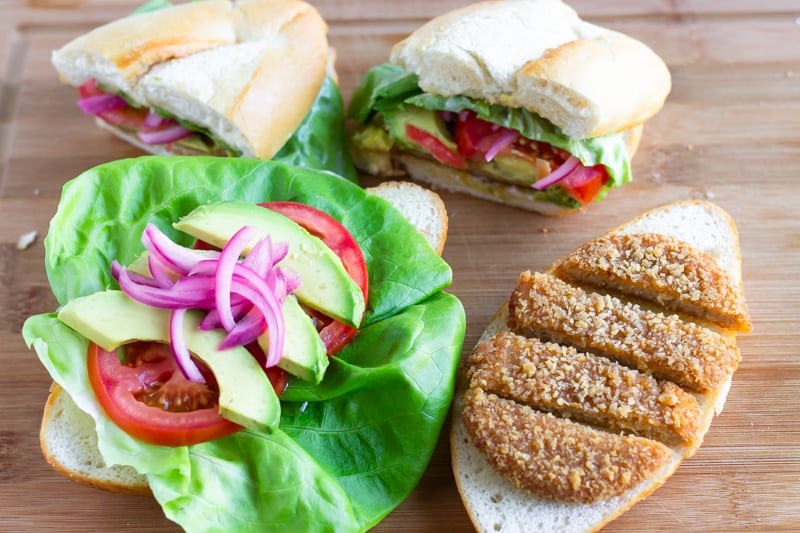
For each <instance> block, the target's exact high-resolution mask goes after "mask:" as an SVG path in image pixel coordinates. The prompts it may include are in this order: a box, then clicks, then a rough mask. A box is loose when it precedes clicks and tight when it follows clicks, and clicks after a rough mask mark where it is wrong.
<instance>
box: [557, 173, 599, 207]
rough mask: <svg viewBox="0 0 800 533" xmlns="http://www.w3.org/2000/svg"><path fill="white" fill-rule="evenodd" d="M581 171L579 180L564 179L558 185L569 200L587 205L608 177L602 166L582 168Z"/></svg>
mask: <svg viewBox="0 0 800 533" xmlns="http://www.w3.org/2000/svg"><path fill="white" fill-rule="evenodd" d="M582 170H583V172H582V174H583V176H582V177H581V178H580V179H578V180H570V179H564V180H563V181H561V182H560V183H559V185H560V186H561V188H562V189H564V192H566V193H567V194H568V195H569V196H570V197H571V198H574V199H575V200H577V201H578V202H580V204H581V205H587V204H588V203H590V202H591V201H592V200H594V198H595V196H597V193H599V192H600V190H601V189H602V188H603V185H605V184H606V182H607V181H608V178H609V176H608V171H607V170H606V167H605V166H603V165H595V166H593V167H584V168H583V169H582Z"/></svg>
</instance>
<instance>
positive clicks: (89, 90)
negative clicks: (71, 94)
mask: <svg viewBox="0 0 800 533" xmlns="http://www.w3.org/2000/svg"><path fill="white" fill-rule="evenodd" d="M78 94H79V95H80V97H81V98H87V97H89V96H100V95H101V94H105V93H104V92H103V91H101V90H100V88H99V87H98V86H97V81H96V80H95V79H94V78H90V79H89V80H87V81H86V82H85V83H84V84H83V85H80V86H79V87H78Z"/></svg>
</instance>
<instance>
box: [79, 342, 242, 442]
mask: <svg viewBox="0 0 800 533" xmlns="http://www.w3.org/2000/svg"><path fill="white" fill-rule="evenodd" d="M120 351H121V352H122V353H123V360H124V362H122V361H120V357H119V356H118V355H117V353H115V352H109V351H106V350H103V349H102V348H100V347H99V346H97V345H96V344H94V343H90V344H89V352H88V358H87V365H88V370H89V381H90V382H91V384H92V388H93V389H94V392H95V394H96V395H97V399H98V401H99V402H100V405H101V406H102V407H103V409H104V410H105V412H106V414H107V415H108V416H109V418H111V420H112V421H113V422H114V423H115V424H116V425H117V426H119V427H120V428H121V429H122V430H123V431H125V432H126V433H128V434H129V435H131V436H133V437H136V438H138V439H141V440H143V441H145V442H149V443H151V444H159V445H162V446H184V445H189V444H197V443H199V442H206V441H209V440H214V439H219V438H221V437H224V436H226V435H230V434H232V433H235V432H236V431H239V430H240V429H241V427H240V426H238V425H237V424H234V423H233V422H231V421H229V420H227V419H225V418H223V417H222V416H220V414H219V390H218V389H217V386H216V382H215V381H214V377H213V375H212V374H211V372H209V371H208V370H207V369H205V367H202V365H200V366H201V367H202V368H203V372H204V375H205V377H206V384H201V383H195V382H193V381H189V380H187V379H186V378H185V377H184V376H183V373H182V372H181V371H180V369H179V368H178V365H177V363H176V362H175V358H174V357H173V356H172V350H171V348H170V346H169V345H168V344H161V343H155V342H136V343H131V344H127V345H125V346H123V347H122V348H121V349H120Z"/></svg>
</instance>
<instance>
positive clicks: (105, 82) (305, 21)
mask: <svg viewBox="0 0 800 533" xmlns="http://www.w3.org/2000/svg"><path fill="white" fill-rule="evenodd" d="M167 3H169V2H167ZM332 59H333V51H332V49H330V48H329V46H328V41H327V25H326V24H325V22H324V21H323V19H322V17H321V16H320V15H319V13H318V12H317V10H316V9H314V8H313V7H312V6H311V5H309V4H307V3H305V2H302V1H296V0H239V1H237V2H232V1H229V0H202V1H199V2H188V3H181V4H177V5H173V6H170V7H166V8H163V9H157V10H152V11H149V10H145V11H144V12H137V13H134V14H132V15H130V16H128V17H125V18H122V19H119V20H116V21H113V22H111V23H109V24H106V25H103V26H100V27H98V28H95V29H94V30H92V31H90V32H89V33H86V34H84V35H81V36H79V37H77V38H76V39H74V40H73V41H71V42H69V43H68V44H66V45H65V46H63V47H62V48H60V49H59V50H56V51H54V52H53V55H52V62H53V65H54V66H55V68H56V70H57V71H58V73H59V74H60V76H61V78H62V80H63V81H65V82H66V83H69V84H71V85H73V86H76V87H78V88H79V92H80V96H81V98H80V101H79V105H80V107H81V108H82V109H83V111H84V112H85V113H87V114H91V115H94V116H95V117H96V118H97V123H98V124H99V125H100V126H102V127H104V128H106V129H108V130H110V131H112V132H113V133H115V134H116V135H118V136H120V137H121V138H123V139H125V140H127V141H128V142H131V143H133V144H134V145H136V146H138V147H140V148H141V149H143V150H145V151H147V152H150V153H155V154H188V155H194V154H211V155H233V156H244V157H258V158H261V159H270V158H272V157H273V156H275V155H276V154H277V153H278V152H279V151H280V150H281V148H282V147H284V145H286V143H287V141H289V139H290V138H291V137H292V135H293V134H294V133H295V131H296V130H297V129H298V127H300V125H301V123H302V122H303V121H304V119H305V118H306V117H307V116H308V115H309V114H310V112H311V111H312V110H314V109H315V108H317V109H316V110H317V111H319V109H326V108H335V111H336V112H338V114H337V113H333V114H332V116H333V117H334V118H335V119H336V120H338V121H339V122H338V123H332V124H328V127H329V128H331V129H334V130H335V129H337V128H338V129H341V127H342V124H341V120H342V118H341V115H342V114H343V113H342V104H341V97H340V95H339V92H338V88H337V87H336V84H335V81H334V80H335V74H333V69H332ZM327 74H330V75H331V76H329V77H327V78H326V75H327ZM321 144H322V145H324V142H321ZM317 148H319V147H317ZM332 170H338V169H336V168H333V169H332Z"/></svg>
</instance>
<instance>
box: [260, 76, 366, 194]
mask: <svg viewBox="0 0 800 533" xmlns="http://www.w3.org/2000/svg"><path fill="white" fill-rule="evenodd" d="M344 116H345V109H344V102H343V101H342V94H341V92H340V91H339V87H338V86H337V85H336V83H335V82H334V81H333V80H332V79H331V78H329V77H327V76H326V77H325V79H324V80H323V82H322V87H320V90H319V94H317V99H316V100H314V104H313V105H312V106H311V109H310V110H309V111H308V114H307V115H306V117H305V118H304V119H303V121H302V122H301V123H300V126H298V128H297V130H296V131H295V132H294V134H293V135H292V136H291V137H290V138H289V140H288V141H286V144H284V145H283V147H281V149H280V150H279V151H278V153H277V154H275V156H274V157H273V159H274V160H276V161H280V162H282V163H287V164H290V165H296V166H301V167H305V168H312V169H317V170H327V171H330V172H333V173H335V174H338V175H340V176H342V177H344V178H347V179H348V180H350V181H353V182H357V181H358V175H357V173H356V170H355V167H354V166H353V162H352V160H351V159H350V152H349V150H348V149H347V136H346V135H345V130H344V118H345V117H344Z"/></svg>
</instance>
